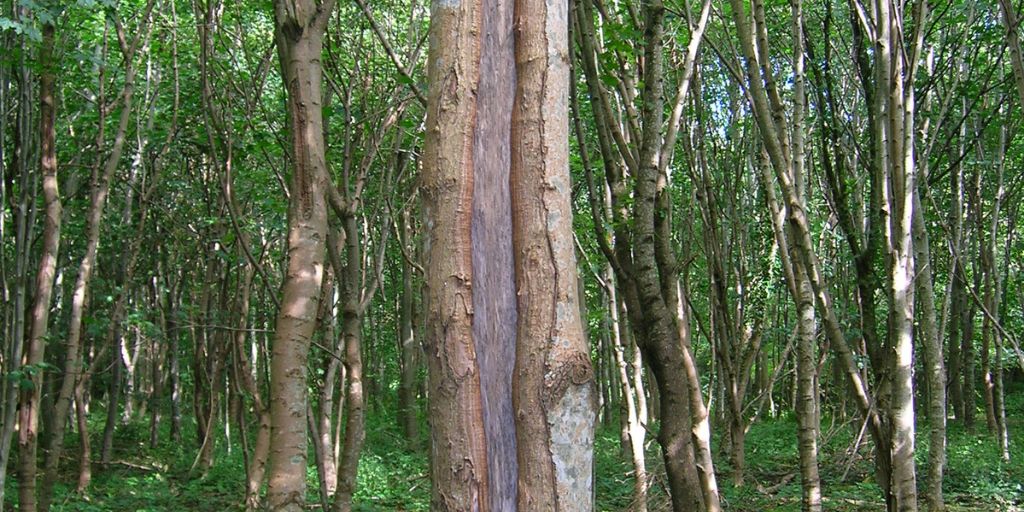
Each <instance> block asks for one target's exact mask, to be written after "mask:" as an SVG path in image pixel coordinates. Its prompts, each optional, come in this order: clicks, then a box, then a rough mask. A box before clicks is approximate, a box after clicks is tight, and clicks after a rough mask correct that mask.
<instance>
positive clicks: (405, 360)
mask: <svg viewBox="0 0 1024 512" xmlns="http://www.w3.org/2000/svg"><path fill="white" fill-rule="evenodd" d="M400 230H401V231H400V235H401V236H400V239H399V241H398V242H399V243H400V244H402V251H404V252H411V245H410V244H411V242H410V239H411V238H412V222H411V220H410V218H409V212H408V210H406V211H404V212H402V220H401V226H400ZM412 278H413V268H412V265H411V264H410V262H409V261H407V259H405V258H403V259H402V295H401V299H400V306H399V308H400V309H399V315H398V316H399V340H398V342H399V346H400V348H401V370H400V371H401V373H400V376H399V383H398V423H399V426H401V428H402V433H403V434H404V435H405V439H406V441H408V443H409V446H411V447H413V448H418V447H419V440H420V430H419V417H418V414H417V407H416V378H417V375H418V374H419V371H418V370H419V367H418V366H419V365H418V361H419V357H418V355H419V346H418V345H417V340H416V338H415V336H414V334H413V303H414V301H413V298H414V296H413V291H412Z"/></svg>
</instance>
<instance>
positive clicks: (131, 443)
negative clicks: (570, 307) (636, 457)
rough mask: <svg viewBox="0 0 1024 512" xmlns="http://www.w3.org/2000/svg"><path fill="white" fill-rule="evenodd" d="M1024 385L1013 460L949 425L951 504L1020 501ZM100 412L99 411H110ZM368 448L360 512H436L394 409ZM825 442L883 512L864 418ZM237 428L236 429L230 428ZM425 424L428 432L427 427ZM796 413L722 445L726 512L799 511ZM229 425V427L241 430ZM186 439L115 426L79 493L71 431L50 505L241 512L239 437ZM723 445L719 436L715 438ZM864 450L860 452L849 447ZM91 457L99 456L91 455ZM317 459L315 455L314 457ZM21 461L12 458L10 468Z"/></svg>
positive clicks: (831, 487)
mask: <svg viewBox="0 0 1024 512" xmlns="http://www.w3.org/2000/svg"><path fill="white" fill-rule="evenodd" d="M1022 395H1024V393H1008V399H1011V401H1008V403H1007V416H1008V418H1010V421H1009V424H1010V437H1011V454H1010V462H1008V463H1006V462H1003V461H1002V460H1001V457H1000V453H999V449H998V446H997V444H996V443H995V441H994V439H993V437H992V436H990V435H989V434H988V433H987V431H986V429H985V425H984V416H981V417H980V421H981V422H980V423H979V425H978V426H977V427H976V429H975V431H974V432H967V431H966V430H964V429H963V427H962V426H961V425H960V424H959V423H958V422H950V424H949V437H948V462H947V466H946V467H947V472H946V478H945V482H944V490H945V497H946V503H947V505H948V507H949V510H951V511H954V512H955V511H966V510H970V511H972V512H976V511H1014V510H1021V508H1020V507H1021V506H1022V504H1024V443H1021V442H1019V441H1017V436H1018V435H1020V434H1021V432H1022V431H1021V429H1022V427H1024V422H1022V421H1021V419H1020V418H1024V398H1021V399H1018V398H1017V397H1020V396H1022ZM103 416H104V415H102V414H99V415H92V417H103ZM368 422H369V423H368V425H367V436H366V445H365V448H364V451H363V457H362V461H361V464H360V468H359V479H358V486H357V492H356V495H355V498H354V501H355V510H359V511H364V512H369V511H426V510H429V508H430V479H429V470H428V461H427V453H426V452H425V451H424V450H414V449H411V448H410V447H409V446H408V444H407V443H406V441H405V440H404V439H403V438H402V436H401V434H400V432H399V430H398V429H397V427H396V426H395V421H394V418H393V417H392V416H391V415H390V413H389V412H388V411H384V410H381V409H378V410H376V411H374V413H373V414H371V415H369V418H368ZM822 423H823V427H822V430H823V437H822V443H821V445H820V450H821V453H820V461H821V462H820V468H821V477H822V486H823V491H824V495H825V507H826V509H828V510H840V511H855V510H857V511H860V510H884V503H883V501H882V498H881V491H880V489H879V487H878V484H877V483H876V482H875V481H874V478H875V471H874V467H873V462H872V455H871V454H872V450H873V449H874V448H873V446H872V444H871V439H870V436H869V435H867V434H865V435H864V436H863V437H862V438H861V439H860V442H859V443H857V438H858V432H859V430H860V427H861V425H862V424H861V422H860V421H858V420H857V419H855V418H852V419H850V420H849V421H848V422H840V421H838V420H833V419H832V418H830V417H827V416H826V417H825V418H823V420H822ZM92 427H93V428H92V432H94V433H95V435H94V439H93V446H94V450H97V451H98V446H99V441H100V439H99V433H100V432H102V424H97V425H92ZM927 427H928V425H927V423H920V422H919V424H918V438H917V444H916V447H917V465H918V479H919V483H918V489H919V491H920V492H921V494H922V496H923V491H924V475H925V468H926V467H927V466H926V464H927V463H928V439H927V433H928V430H927ZM232 428H234V425H232ZM425 431H426V430H425V429H424V432H425ZM795 432H796V421H795V419H794V418H793V417H792V415H784V416H782V417H778V418H772V419H766V420H763V421H761V422H759V423H758V424H755V425H754V426H753V427H751V429H750V432H749V433H748V435H747V442H746V466H747V467H746V471H745V478H744V485H743V486H742V487H735V486H734V485H733V484H732V481H731V478H730V475H731V471H732V468H731V467H730V466H729V462H728V457H727V456H726V454H724V453H717V457H716V459H715V463H716V469H717V471H718V485H719V488H720V490H721V494H722V502H723V506H724V508H725V509H726V510H730V511H763V510H773V511H798V510H800V478H799V466H798V457H797V443H796V434H795ZM235 434H236V433H235V432H232V435H235ZM184 437H185V439H184V440H183V441H182V442H181V443H172V442H169V441H168V436H167V432H166V430H164V431H162V432H161V438H160V439H161V443H160V444H159V446H158V447H157V448H155V449H151V448H149V445H148V439H149V431H148V425H147V424H146V422H145V421H143V420H139V421H138V422H134V423H130V424H128V425H122V426H120V427H119V429H118V431H117V434H116V438H115V442H114V446H115V451H114V453H113V457H112V462H111V463H110V464H107V465H103V464H99V463H94V464H93V478H92V484H91V485H90V486H89V488H88V489H87V491H86V492H85V493H83V494H78V493H76V492H75V490H74V487H73V484H71V485H70V486H69V482H70V483H73V482H76V481H77V478H78V476H77V475H78V472H77V467H78V455H77V454H78V448H79V447H78V441H77V437H76V436H68V440H67V446H66V458H65V460H63V461H62V467H61V483H60V484H58V485H57V488H56V499H55V505H54V507H53V510H55V511H57V512H98V511H137V512H157V511H183V510H196V511H231V510H242V507H241V501H242V497H243V495H244V485H245V484H244V482H245V462H244V458H243V454H242V453H241V449H240V445H239V444H238V442H237V436H236V437H235V439H236V441H235V445H234V446H233V447H232V449H231V450H230V451H229V450H228V447H227V443H226V442H225V436H224V432H223V431H221V432H220V437H219V439H218V445H217V451H216V459H215V463H214V465H213V467H212V468H211V469H210V470H209V471H208V472H206V473H205V474H200V473H199V472H198V471H196V470H194V469H193V463H194V462H195V454H196V445H197V443H196V440H195V434H194V431H189V430H188V429H186V432H185V436H184ZM647 441H648V442H647V447H648V449H647V471H648V475H649V478H648V487H649V491H648V493H649V495H648V504H649V510H651V511H652V512H655V511H663V510H670V509H671V506H670V503H669V500H668V497H667V491H666V487H667V483H666V482H665V475H664V465H663V462H662V459H661V455H660V451H659V448H658V445H657V443H656V442H654V440H653V437H651V436H649V437H648V440H647ZM715 443H716V450H718V448H717V446H720V439H719V437H718V436H716V438H715ZM854 446H857V450H856V451H854V450H853V447H854ZM93 456H94V458H98V457H99V454H98V453H94V455H93ZM309 460H310V461H313V460H314V459H313V456H312V454H310V459H309ZM629 460H630V459H629V457H628V453H624V452H623V451H622V449H621V448H620V443H619V434H618V430H617V429H615V428H603V429H601V430H600V431H599V433H598V436H597V440H596V444H595V471H594V472H595V495H596V503H597V510H598V511H602V512H604V511H608V512H613V511H615V512H617V511H623V510H629V509H630V508H631V504H632V502H633V473H632V464H631V463H630V462H629ZM15 463H16V462H13V461H12V469H13V468H14V466H13V464H15ZM9 474H11V478H9V479H8V485H7V493H6V494H7V507H8V509H9V510H13V509H15V507H16V504H17V483H16V478H17V475H16V474H15V473H9ZM308 476H309V502H310V503H318V502H319V488H318V483H317V478H316V473H315V470H314V469H313V468H312V467H311V468H310V471H309V475H308Z"/></svg>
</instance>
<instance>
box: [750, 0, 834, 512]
mask: <svg viewBox="0 0 1024 512" xmlns="http://www.w3.org/2000/svg"><path fill="white" fill-rule="evenodd" d="M790 6H791V11H792V16H793V19H792V23H791V24H790V26H791V36H792V38H793V75H794V80H793V82H794V86H793V89H794V90H793V118H792V129H791V133H792V140H793V153H792V155H793V156H792V158H793V160H792V169H791V172H792V174H793V181H794V182H795V183H796V187H797V193H798V196H799V199H800V202H801V205H806V204H807V190H806V185H805V180H806V178H805V171H804V166H805V155H806V153H805V148H804V138H805V137H804V129H805V128H804V117H805V115H806V112H807V93H806V90H805V87H806V86H805V84H806V78H807V77H806V72H805V68H804V38H803V5H802V2H801V1H800V0H791V1H790ZM759 21H760V20H759ZM795 237H796V236H795V234H791V238H795ZM790 250H791V251H792V248H790ZM798 257H799V256H797V255H796V254H793V255H791V257H790V259H791V260H792V259H797V258H798ZM794 274H795V277H796V283H795V287H796V288H797V291H798V295H797V296H796V297H794V299H795V300H796V305H797V316H798V318H797V322H798V327H797V332H798V334H797V344H796V375H797V377H796V378H797V403H796V417H797V428H798V432H797V440H798V451H799V453H800V482H801V494H802V499H803V510H804V511H806V512H819V511H820V510H821V509H822V506H821V477H820V475H819V473H818V431H819V429H820V425H819V423H820V421H819V406H818V389H817V386H816V383H817V379H818V358H817V355H816V351H815V349H814V345H815V340H816V339H817V331H818V326H817V321H816V318H815V314H814V290H813V289H812V288H811V283H810V280H809V279H808V277H807V272H806V270H805V269H804V267H803V266H802V265H799V266H797V269H796V271H795V272H794Z"/></svg>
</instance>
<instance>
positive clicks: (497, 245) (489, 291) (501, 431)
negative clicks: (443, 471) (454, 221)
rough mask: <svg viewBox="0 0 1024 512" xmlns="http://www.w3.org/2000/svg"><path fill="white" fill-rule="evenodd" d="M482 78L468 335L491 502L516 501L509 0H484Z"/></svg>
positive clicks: (503, 506) (505, 505)
mask: <svg viewBox="0 0 1024 512" xmlns="http://www.w3.org/2000/svg"><path fill="white" fill-rule="evenodd" d="M481 4H482V5H481V13H482V23H481V30H480V34H479V36H480V78H479V82H478V83H477V118H476V125H475V131H474V141H473V142H474V144H473V157H474V158H473V211H472V249H473V250H472V252H473V310H474V312H475V314H474V316H473V340H474V343H475V345H476V350H477V355H478V361H479V365H480V387H481V390H480V391H481V395H482V399H483V400H482V401H483V411H484V433H485V435H486V439H487V466H488V481H489V484H490V485H489V487H490V489H491V496H490V505H491V509H492V510H494V511H505V510H513V509H514V508H515V505H516V499H515V497H516V492H517V477H516V474H517V472H518V463H517V459H516V437H515V418H514V415H513V408H512V367H513V364H514V362H515V343H516V322H517V312H516V296H515V276H514V266H513V262H512V205H511V196H510V192H509V171H510V165H511V161H510V153H509V150H510V144H509V137H510V127H511V118H512V98H513V96H514V92H515V83H516V82H515V80H516V76H515V61H514V57H513V39H512V2H511V1H509V0H482V1H481Z"/></svg>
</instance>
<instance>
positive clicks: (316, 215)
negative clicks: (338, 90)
mask: <svg viewBox="0 0 1024 512" xmlns="http://www.w3.org/2000/svg"><path fill="white" fill-rule="evenodd" d="M334 5H335V0H324V1H323V2H315V1H314V0H301V1H294V2H288V1H285V0H277V1H275V2H274V18H275V25H276V26H275V39H276V40H277V49H278V57H279V59H280V65H281V74H282V76H283V79H284V86H285V89H286V90H287V91H288V118H289V129H290V131H291V148H290V149H291V155H292V162H293V167H292V177H291V185H290V187H289V193H290V200H289V206H288V268H287V272H286V275H285V280H284V285H283V287H282V288H283V289H282V300H281V309H280V312H279V313H278V319H277V325H276V329H275V332H274V342H273V348H272V356H271V361H270V381H271V383H270V418H271V421H270V424H271V438H272V439H273V440H274V443H273V446H272V448H271V450H270V462H269V463H270V467H269V475H268V478H269V485H268V488H267V503H268V507H269V508H270V510H274V511H288V512H293V511H294V512H299V511H302V510H304V509H305V503H306V467H307V463H306V458H307V449H306V443H307V436H306V401H307V400H308V396H307V394H308V392H307V389H308V386H307V382H306V359H307V357H308V354H309V341H310V339H311V337H312V336H313V332H314V331H315V330H316V315H317V309H318V305H319V299H320V284H321V280H322V279H323V272H324V243H325V238H326V235H327V204H326V201H325V200H324V196H323V194H324V190H325V189H326V187H328V186H329V185H330V184H329V182H328V180H327V177H328V170H327V161H326V156H325V153H326V147H325V145H324V138H323V134H324V124H323V112H322V105H321V101H322V97H323V95H322V92H321V80H322V71H321V65H320V59H321V53H322V49H323V36H324V31H325V29H326V27H327V21H328V19H329V18H330V15H331V11H332V10H333V8H334Z"/></svg>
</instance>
